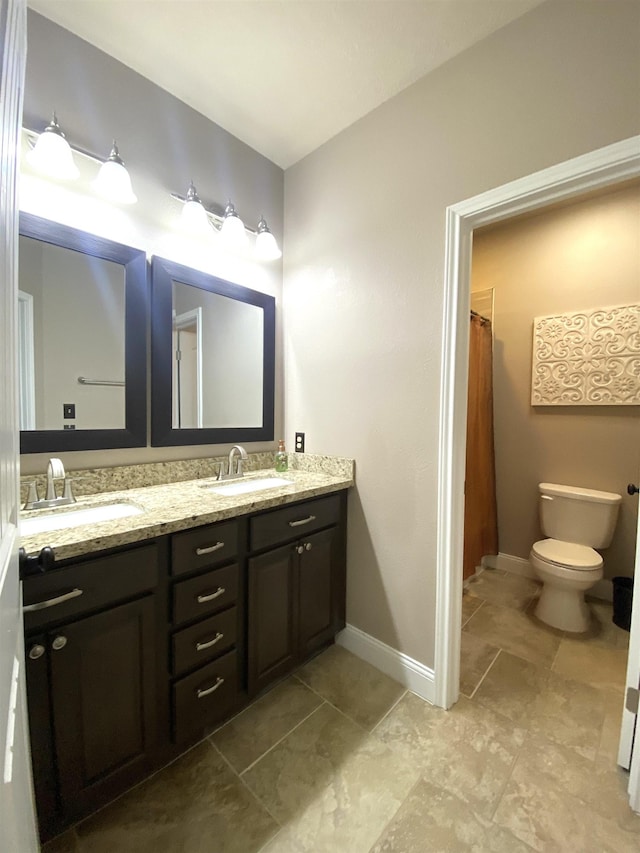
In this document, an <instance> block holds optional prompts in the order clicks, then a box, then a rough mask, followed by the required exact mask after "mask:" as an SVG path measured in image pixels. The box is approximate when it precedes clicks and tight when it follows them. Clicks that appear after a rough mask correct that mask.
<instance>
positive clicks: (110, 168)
mask: <svg viewBox="0 0 640 853" xmlns="http://www.w3.org/2000/svg"><path fill="white" fill-rule="evenodd" d="M93 186H94V187H95V190H96V192H98V193H100V195H101V196H102V197H103V198H106V199H108V200H109V201H115V202H116V203H117V204H135V203H136V202H137V201H138V199H137V197H136V195H135V193H134V192H133V187H132V186H131V178H130V177H129V172H127V170H126V169H125V166H124V163H123V162H122V160H121V158H120V155H119V154H118V147H117V145H116V144H115V143H114V145H113V148H112V149H111V154H110V155H109V159H108V160H107V161H106V162H105V163H103V164H102V166H100V171H99V172H98V177H97V178H96V179H95V181H94V182H93Z"/></svg>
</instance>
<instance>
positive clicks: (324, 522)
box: [250, 495, 340, 551]
mask: <svg viewBox="0 0 640 853" xmlns="http://www.w3.org/2000/svg"><path fill="white" fill-rule="evenodd" d="M339 517H340V498H339V496H338V495H331V496H329V497H326V498H318V499H317V500H313V501H305V502H304V503H299V504H292V505H291V506H285V507H283V508H282V509H276V510H273V511H272V512H265V513H262V515H258V516H256V517H255V518H252V519H251V521H250V537H251V539H250V541H251V550H252V551H257V550H259V549H260V548H268V547H269V546H271V545H277V544H278V543H280V542H286V541H287V540H290V539H297V538H298V537H300V536H304V535H305V534H307V533H311V532H312V531H314V530H319V529H320V528H322V527H327V526H328V525H329V524H335V523H336V522H337V521H338V519H339Z"/></svg>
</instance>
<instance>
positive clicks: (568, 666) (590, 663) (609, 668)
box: [553, 638, 628, 693]
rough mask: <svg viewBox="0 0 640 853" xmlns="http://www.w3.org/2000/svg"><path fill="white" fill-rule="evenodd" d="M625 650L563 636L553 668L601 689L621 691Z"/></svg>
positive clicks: (559, 672)
mask: <svg viewBox="0 0 640 853" xmlns="http://www.w3.org/2000/svg"><path fill="white" fill-rule="evenodd" d="M627 656H628V653H627V650H626V649H611V648H605V647H602V646H598V645H592V644H590V643H582V642H580V640H573V639H567V638H565V639H563V640H562V642H561V643H560V648H559V649H558V654H557V656H556V659H555V661H554V663H553V671H554V672H557V673H558V675H566V676H567V678H574V679H575V680H576V681H583V682H584V683H585V684H591V685H593V686H594V687H601V688H603V689H605V690H616V691H618V692H619V693H622V692H623V691H624V685H625V678H626V672H627Z"/></svg>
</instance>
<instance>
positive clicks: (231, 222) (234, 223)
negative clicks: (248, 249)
mask: <svg viewBox="0 0 640 853" xmlns="http://www.w3.org/2000/svg"><path fill="white" fill-rule="evenodd" d="M220 236H221V237H222V238H223V240H224V241H225V243H226V244H227V245H228V246H229V247H231V248H235V249H242V248H243V247H244V246H246V244H247V232H246V231H245V230H244V223H243V221H242V219H240V217H239V216H238V214H237V213H236V211H235V208H234V206H233V205H232V204H231V202H229V204H228V205H227V206H226V208H225V211H224V218H223V220H222V225H221V226H220Z"/></svg>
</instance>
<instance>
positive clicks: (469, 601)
mask: <svg viewBox="0 0 640 853" xmlns="http://www.w3.org/2000/svg"><path fill="white" fill-rule="evenodd" d="M483 603H484V602H483V600H482V599H481V598H477V596H475V595H469V593H467V592H465V593H463V595H462V624H463V625H465V624H466V623H467V622H468V621H469V619H471V617H472V616H473V614H474V613H475V612H476V610H477V609H478V608H479V607H482V605H483Z"/></svg>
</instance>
